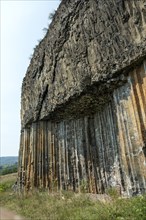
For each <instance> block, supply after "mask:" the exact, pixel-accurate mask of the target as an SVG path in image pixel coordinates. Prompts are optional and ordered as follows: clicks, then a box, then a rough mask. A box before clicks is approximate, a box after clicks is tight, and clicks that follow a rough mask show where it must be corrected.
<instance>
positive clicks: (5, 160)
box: [0, 156, 18, 166]
mask: <svg viewBox="0 0 146 220" xmlns="http://www.w3.org/2000/svg"><path fill="white" fill-rule="evenodd" d="M17 162H18V157H17V156H12V157H11V156H9V157H0V166H3V165H13V164H15V163H17Z"/></svg>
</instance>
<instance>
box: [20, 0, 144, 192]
mask: <svg viewBox="0 0 146 220" xmlns="http://www.w3.org/2000/svg"><path fill="white" fill-rule="evenodd" d="M21 121H22V129H21V141H20V151H19V178H20V182H21V185H23V187H24V188H25V189H26V190H29V189H32V188H33V187H44V188H48V189H49V190H50V191H53V190H61V189H66V190H74V191H81V190H82V188H86V191H88V192H94V193H104V192H105V190H106V188H108V187H119V189H120V191H121V192H126V193H128V194H130V195H132V194H133V193H140V192H141V193H143V192H145V191H146V3H145V1H143V0H141V1H137V0H130V1H128V0H62V2H61V4H60V6H59V8H58V10H57V12H56V14H55V16H54V18H53V21H52V23H51V25H50V27H49V29H48V32H47V33H46V36H45V37H44V39H43V40H42V41H41V42H40V43H39V45H38V46H37V47H36V49H35V51H34V54H33V57H32V60H31V62H30V65H29V67H28V70H27V73H26V75H25V77H24V80H23V85H22V98H21Z"/></svg>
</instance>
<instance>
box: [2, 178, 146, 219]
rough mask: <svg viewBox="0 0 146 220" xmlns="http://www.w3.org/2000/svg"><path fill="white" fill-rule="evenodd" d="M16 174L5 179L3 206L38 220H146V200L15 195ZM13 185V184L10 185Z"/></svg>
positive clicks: (62, 194) (66, 195)
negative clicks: (13, 188)
mask: <svg viewBox="0 0 146 220" xmlns="http://www.w3.org/2000/svg"><path fill="white" fill-rule="evenodd" d="M14 177H16V174H14V175H12V174H11V176H9V175H7V177H3V180H2V181H3V183H2V184H6V185H7V186H9V187H6V190H5V191H4V192H0V199H1V205H2V206H5V207H7V208H9V209H11V210H15V211H16V212H17V213H19V214H21V215H23V216H25V217H26V219H35V220H45V219H46V220H49V219H50V220H80V219H83V220H86V219H87V220H91V219H92V220H106V219H107V220H110V219H111V220H146V196H139V197H134V198H131V199H119V198H116V196H115V197H114V198H112V201H111V202H106V203H101V202H99V201H91V200H89V199H88V198H87V196H86V195H85V194H80V195H79V194H74V193H72V192H62V193H61V194H60V193H55V194H52V195H49V194H48V192H33V193H31V194H29V195H19V194H16V193H13V192H12V190H11V187H10V185H11V184H12V182H15V180H16V178H14ZM9 183H11V184H9Z"/></svg>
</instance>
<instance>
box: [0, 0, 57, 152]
mask: <svg viewBox="0 0 146 220" xmlns="http://www.w3.org/2000/svg"><path fill="white" fill-rule="evenodd" d="M59 3H60V1H59V0H44V1H43V0H37V1H36V0H1V1H0V4H1V5H0V6H1V7H0V9H1V11H0V16H1V17H0V31H1V36H0V75H1V79H0V84H1V85H0V94H1V96H0V101H1V103H0V104H1V105H0V110H1V111H0V113H1V115H0V116H1V117H0V125H1V126H0V127H1V136H0V144H1V145H0V156H17V155H18V151H19V143H20V129H21V121H20V108H21V106H20V102H21V99H20V97H21V85H22V80H23V77H24V76H25V73H26V70H27V67H28V65H29V63H30V56H31V55H32V54H33V48H34V47H35V46H36V45H37V44H38V40H40V39H42V38H43V36H44V32H43V28H47V27H48V24H49V23H50V20H49V19H48V16H49V14H50V13H51V12H53V11H54V10H55V9H57V7H58V5H59Z"/></svg>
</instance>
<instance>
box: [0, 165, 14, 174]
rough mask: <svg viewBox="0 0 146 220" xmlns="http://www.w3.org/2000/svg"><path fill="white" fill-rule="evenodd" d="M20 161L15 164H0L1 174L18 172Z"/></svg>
mask: <svg viewBox="0 0 146 220" xmlns="http://www.w3.org/2000/svg"><path fill="white" fill-rule="evenodd" d="M17 167H18V163H17V162H16V163H15V164H13V165H3V166H0V175H6V174H9V173H16V172H17Z"/></svg>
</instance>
